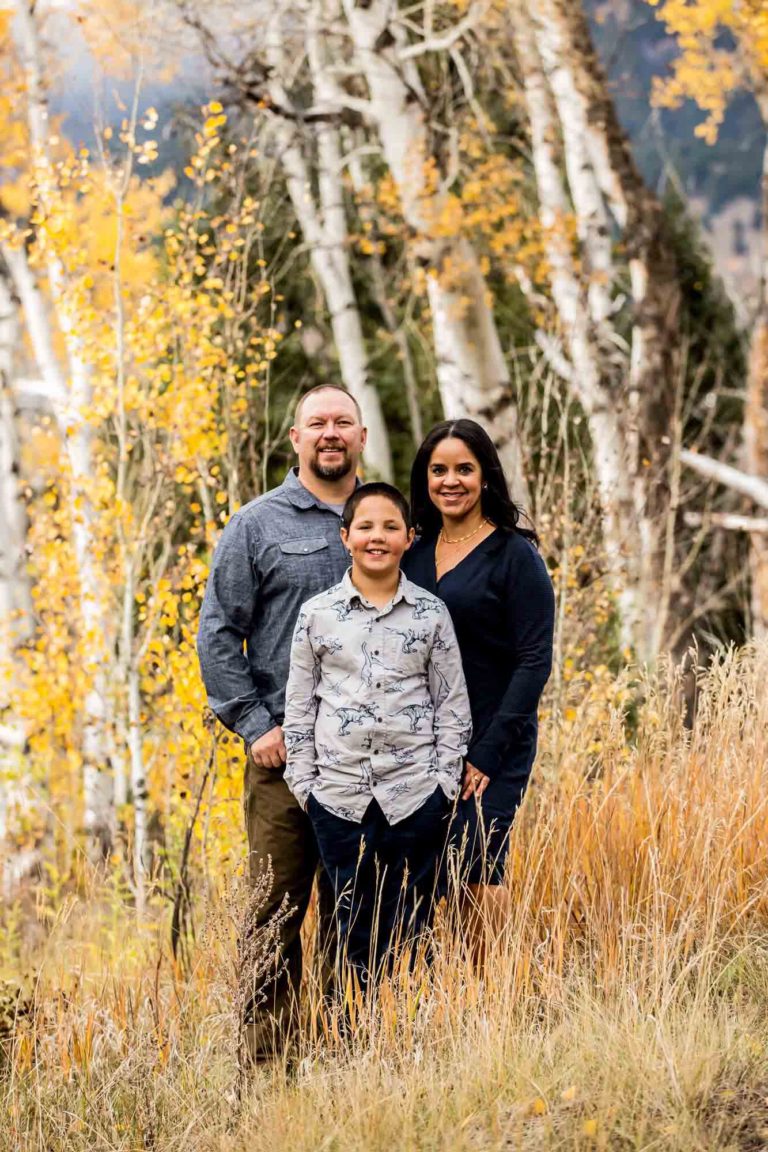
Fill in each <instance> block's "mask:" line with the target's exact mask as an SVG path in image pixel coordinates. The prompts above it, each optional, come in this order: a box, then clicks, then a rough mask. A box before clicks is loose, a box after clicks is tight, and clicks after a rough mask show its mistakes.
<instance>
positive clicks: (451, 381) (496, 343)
mask: <svg viewBox="0 0 768 1152" xmlns="http://www.w3.org/2000/svg"><path fill="white" fill-rule="evenodd" d="M343 6H344V12H345V15H346V18H347V24H348V27H349V32H350V35H351V38H352V42H353V45H354V52H355V60H356V65H357V67H358V68H359V69H360V71H361V73H362V75H363V76H364V77H365V79H366V82H367V85H368V92H369V112H370V117H371V119H372V120H373V121H374V122H375V124H376V127H377V130H378V135H379V139H380V141H381V146H382V151H383V154H384V158H385V160H386V162H387V165H388V167H389V169H390V171H391V173H392V176H393V178H394V180H395V183H396V184H397V187H398V190H399V194H400V199H401V204H402V210H403V216H404V219H405V222H406V224H407V226H408V227H409V229H411V230H412V232H413V233H414V234H415V237H416V239H415V242H414V250H415V252H416V255H417V257H418V259H420V260H421V262H422V263H423V264H424V265H425V266H426V268H427V272H428V298H429V304H430V309H431V313H432V326H433V338H434V345H435V357H436V370H437V380H438V386H439V389H440V395H441V398H442V402H443V409H444V412H445V416H446V418H447V419H454V418H456V417H459V416H470V417H472V418H474V419H477V420H479V421H480V422H481V423H483V424H484V425H485V427H486V428H487V430H488V432H489V433H490V435H491V436H492V437H493V439H494V441H495V443H496V446H497V448H498V449H499V455H500V456H501V458H502V462H503V463H504V466H505V470H506V472H507V476H508V478H509V480H510V486H511V489H512V493H513V496H514V498H515V499H516V500H518V501H521V502H523V503H527V487H526V484H525V481H524V477H523V469H522V460H521V455H520V445H519V438H518V428H517V410H516V406H515V402H514V396H513V394H512V382H511V378H510V373H509V368H508V366H507V363H506V360H505V357H504V353H503V349H502V346H501V341H500V339H499V333H498V329H497V327H496V322H495V319H494V316H493V310H492V307H491V303H490V300H489V295H490V294H489V289H488V285H487V284H486V282H485V277H484V276H483V273H482V270H481V268H480V262H479V260H478V258H477V254H476V252H475V251H474V248H473V247H472V245H471V244H470V242H469V241H468V240H467V239H466V237H464V236H462V235H461V233H460V231H458V230H457V231H456V232H455V233H454V234H452V235H447V236H446V235H443V234H442V233H444V232H445V228H441V227H440V226H439V225H440V218H441V212H442V209H443V207H444V205H445V200H446V196H445V193H444V192H443V191H441V190H440V189H438V190H437V191H435V189H434V188H430V187H429V186H428V182H427V162H428V161H429V160H430V159H433V157H432V155H431V151H430V145H429V140H428V133H427V123H426V118H425V111H424V94H423V89H422V85H421V79H420V77H419V73H418V69H417V67H416V65H415V63H414V62H413V59H411V58H410V57H409V55H408V53H407V52H406V51H405V47H406V46H405V45H404V42H403V34H402V31H401V29H400V27H399V25H397V24H396V23H395V22H394V20H393V11H392V6H391V5H389V4H388V3H385V2H384V0H374V2H371V3H366V4H360V3H356V2H355V0H343Z"/></svg>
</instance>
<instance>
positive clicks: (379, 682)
mask: <svg viewBox="0 0 768 1152" xmlns="http://www.w3.org/2000/svg"><path fill="white" fill-rule="evenodd" d="M376 687H377V688H381V680H377V681H376Z"/></svg>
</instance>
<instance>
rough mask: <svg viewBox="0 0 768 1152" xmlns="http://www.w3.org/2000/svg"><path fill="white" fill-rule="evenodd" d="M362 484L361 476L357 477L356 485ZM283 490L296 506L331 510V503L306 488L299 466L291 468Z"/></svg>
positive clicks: (284, 481)
mask: <svg viewBox="0 0 768 1152" xmlns="http://www.w3.org/2000/svg"><path fill="white" fill-rule="evenodd" d="M359 484H360V477H359V476H356V477H355V487H356V488H357V486H358V485H359ZM282 487H283V491H284V492H285V495H286V497H287V498H288V500H289V501H290V502H291V504H293V506H294V508H324V509H326V510H329V509H330V510H331V511H332V509H331V506H330V504H325V503H324V502H323V501H322V500H320V499H318V497H317V496H313V494H312V493H311V492H310V490H309V488H305V487H304V485H303V484H302V482H301V480H299V470H298V468H289V469H288V474H287V476H286V477H285V480H283V484H282Z"/></svg>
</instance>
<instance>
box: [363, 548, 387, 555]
mask: <svg viewBox="0 0 768 1152" xmlns="http://www.w3.org/2000/svg"><path fill="white" fill-rule="evenodd" d="M365 554H366V556H389V552H388V551H387V549H386V548H366V550H365Z"/></svg>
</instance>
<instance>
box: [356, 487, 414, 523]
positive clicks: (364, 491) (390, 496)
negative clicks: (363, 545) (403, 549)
mask: <svg viewBox="0 0 768 1152" xmlns="http://www.w3.org/2000/svg"><path fill="white" fill-rule="evenodd" d="M366 496H385V497H386V498H387V500H391V501H392V503H393V504H394V506H395V508H397V510H398V512H399V513H400V515H401V516H402V518H403V520H404V521H405V526H406V528H407V529H409V530H410V527H411V510H410V508H409V507H408V501H407V500H406V498H405V496H403V494H402V492H401V491H400V489H399V488H395V486H394V484H385V482H384V481H383V480H373V481H371V483H370V484H360V485H358V487H357V488H355V490H354V492H353V493H352V495H351V496H350V497H349V499H348V500H347V502H346V504H345V505H344V510H343V512H342V513H341V523H342V524H343V526H344V527H345V528H346V530H347V532H349V529H350V526H351V524H352V521H353V520H354V518H355V512H356V511H357V509H358V507H359V505H360V503H361V501H363V500H365V498H366Z"/></svg>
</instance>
